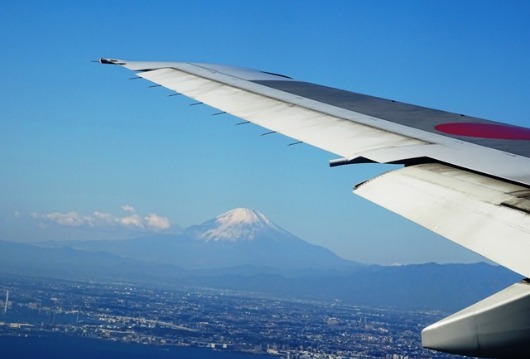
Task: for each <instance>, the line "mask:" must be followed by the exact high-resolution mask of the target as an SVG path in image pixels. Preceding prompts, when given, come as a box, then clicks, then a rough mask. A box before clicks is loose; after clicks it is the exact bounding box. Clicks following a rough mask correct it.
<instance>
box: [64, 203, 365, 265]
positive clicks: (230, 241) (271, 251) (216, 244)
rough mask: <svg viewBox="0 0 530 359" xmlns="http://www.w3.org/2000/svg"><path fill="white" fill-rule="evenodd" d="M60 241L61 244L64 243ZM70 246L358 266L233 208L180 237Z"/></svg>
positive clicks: (194, 258)
mask: <svg viewBox="0 0 530 359" xmlns="http://www.w3.org/2000/svg"><path fill="white" fill-rule="evenodd" d="M55 243H56V244H59V243H61V244H62V245H63V246H64V245H65V243H64V242H55ZM67 245H68V246H70V247H72V248H74V249H80V250H90V251H104V252H108V253H112V254H115V255H119V256H122V257H126V258H132V259H139V260H142V261H144V262H149V263H156V264H170V265H174V266H178V267H181V268H184V269H189V270H195V269H220V268H225V269H226V268H235V267H246V268H247V269H248V268H249V267H253V268H259V269H264V268H268V269H281V270H285V269H297V270H313V269H315V270H316V269H318V270H321V269H345V268H350V267H356V266H358V265H359V264H358V263H356V262H353V261H348V260H345V259H343V258H340V257H339V256H337V255H336V254H334V253H333V252H331V251H330V250H328V249H325V248H323V247H320V246H317V245H313V244H310V243H308V242H306V241H304V240H302V239H300V238H298V237H296V236H294V235H293V234H291V233H289V232H287V231H286V230H284V229H282V228H281V227H280V226H278V225H277V224H275V223H274V222H272V221H271V220H270V219H268V218H267V217H266V216H265V215H264V214H262V213H260V212H258V211H255V210H251V209H247V208H236V209H233V210H231V211H228V212H226V213H223V214H221V215H219V216H217V217H215V218H213V219H211V220H208V221H206V222H204V223H202V224H199V225H194V226H191V227H188V228H186V229H185V230H184V231H183V232H182V233H180V234H178V235H156V236H149V237H141V238H135V239H128V240H108V241H83V242H75V241H70V242H68V244H67Z"/></svg>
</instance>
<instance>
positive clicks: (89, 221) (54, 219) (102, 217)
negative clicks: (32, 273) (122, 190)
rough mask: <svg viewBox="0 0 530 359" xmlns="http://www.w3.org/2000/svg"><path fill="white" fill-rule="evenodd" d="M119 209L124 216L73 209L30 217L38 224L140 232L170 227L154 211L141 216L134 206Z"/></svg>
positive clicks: (166, 221)
mask: <svg viewBox="0 0 530 359" xmlns="http://www.w3.org/2000/svg"><path fill="white" fill-rule="evenodd" d="M121 209H122V210H123V211H125V212H127V215H125V216H119V215H114V214H112V213H109V212H100V211H95V212H93V213H91V214H88V215H82V214H79V213H77V212H75V211H70V212H50V213H38V212H33V213H31V217H32V218H34V219H36V220H38V221H39V225H40V226H46V225H48V224H56V225H59V226H66V227H83V226H84V227H90V228H102V229H109V228H122V229H127V230H135V231H142V232H160V231H166V230H169V229H170V228H171V221H170V220H169V219H168V218H167V217H164V216H161V215H158V214H156V213H150V214H149V215H147V216H145V217H142V216H140V215H138V214H136V210H135V209H134V207H132V206H129V205H124V206H122V207H121Z"/></svg>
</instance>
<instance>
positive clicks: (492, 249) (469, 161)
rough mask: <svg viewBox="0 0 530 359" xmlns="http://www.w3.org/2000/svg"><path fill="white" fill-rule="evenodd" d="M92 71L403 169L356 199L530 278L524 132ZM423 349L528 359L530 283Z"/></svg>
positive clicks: (197, 77)
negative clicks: (135, 79) (154, 87)
mask: <svg viewBox="0 0 530 359" xmlns="http://www.w3.org/2000/svg"><path fill="white" fill-rule="evenodd" d="M100 62H101V63H103V64H114V65H121V66H123V67H126V68H128V69H129V70H132V71H135V72H137V75H138V76H139V77H141V78H144V79H146V80H149V81H152V82H154V83H156V84H159V85H162V86H164V87H166V88H168V89H170V90H172V91H175V92H177V93H179V94H183V95H185V96H188V97H190V98H193V99H195V100H197V101H200V102H201V103H205V104H207V105H210V106H212V107H215V108H218V109H219V110H221V111H223V112H227V113H230V114H232V115H234V116H236V117H240V118H242V119H244V120H246V121H249V122H251V123H254V124H257V125H259V126H262V127H264V128H267V129H269V130H270V131H273V132H277V133H281V134H283V135H286V136H288V137H292V138H295V139H296V140H298V141H300V142H304V143H307V144H310V145H313V146H315V147H318V148H321V149H324V150H326V151H329V152H331V153H334V154H336V155H337V156H339V158H338V159H337V160H333V161H331V162H330V165H331V166H338V165H350V164H356V163H369V162H373V163H394V164H402V165H404V167H403V168H400V169H397V170H394V171H391V172H388V173H385V174H382V175H380V176H377V177H375V178H373V179H369V180H367V181H365V182H363V183H360V184H357V185H356V186H355V187H354V193H356V194H358V195H360V196H362V197H364V198H366V199H368V200H370V201H372V202H375V203H377V204H379V205H381V206H383V207H385V208H387V209H389V210H391V211H393V212H395V213H397V214H399V215H401V216H403V217H405V218H407V219H409V220H412V221H414V222H415V223H417V224H419V225H421V226H423V227H426V228H428V229H430V230H431V231H433V232H435V233H438V234H440V235H442V236H444V237H446V238H448V239H450V240H452V241H454V242H456V243H458V244H460V245H462V246H464V247H466V248H468V249H470V250H472V251H475V252H477V253H479V254H481V255H483V256H484V257H486V258H488V259H490V260H492V261H495V262H497V263H499V264H501V265H503V266H505V267H507V268H509V269H511V270H513V271H515V272H516V273H519V274H521V275H522V276H523V277H524V278H528V277H530V260H529V254H530V129H528V128H523V127H518V126H512V125H506V124H502V123H499V122H493V121H488V120H484V119H480V118H475V117H469V116H464V115H461V114H455V113H450V112H445V111H440V110H433V109H429V108H425V107H421V106H415V105H410V104H405V103H400V102H396V101H393V100H386V99H382V98H377V97H373V96H367V95H363V94H358V93H354V92H349V91H344V90H339V89H335V88H331V87H326V86H321V85H316V84H312V83H308V82H302V81H296V80H294V79H291V78H289V77H287V76H283V75H279V74H274V73H269V72H262V71H256V70H250V69H245V68H236V67H230V66H221V65H211V64H198V63H184V62H130V61H124V60H114V59H100ZM485 280H487V278H485ZM422 343H423V346H425V347H427V348H432V349H435V350H440V351H445V352H450V353H456V354H463V355H472V356H484V357H527V356H528V355H530V282H528V281H527V280H523V281H521V282H519V283H515V284H514V285H512V286H510V287H508V288H506V289H505V290H502V291H500V292H499V293H496V294H494V295H492V296H491V297H489V298H486V299H485V300H483V301H481V302H478V303H476V304H474V305H472V306H470V307H468V308H466V309H464V310H462V311H460V312H458V313H455V314H454V315H452V316H449V317H447V318H445V319H443V320H441V321H439V322H437V323H435V324H433V325H430V326H429V327H427V328H425V329H424V330H423V331H422Z"/></svg>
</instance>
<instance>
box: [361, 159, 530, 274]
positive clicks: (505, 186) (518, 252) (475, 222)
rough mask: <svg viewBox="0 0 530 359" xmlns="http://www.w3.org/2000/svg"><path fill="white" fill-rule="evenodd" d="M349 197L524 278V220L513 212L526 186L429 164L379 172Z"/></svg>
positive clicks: (528, 247) (527, 236)
mask: <svg viewBox="0 0 530 359" xmlns="http://www.w3.org/2000/svg"><path fill="white" fill-rule="evenodd" d="M354 192H355V193H356V194H358V195H360V196H362V197H364V198H366V199H368V200H370V201H372V202H375V203H376V204H378V205H380V206H382V207H385V208H387V209H389V210H391V211H393V212H395V213H397V214H399V215H401V216H403V217H405V218H407V219H410V220H412V221H413V222H416V223H418V224H420V225H422V226H423V227H426V228H428V229H430V230H432V231H433V232H435V233H438V234H440V235H442V236H444V237H446V238H448V239H450V240H452V241H454V242H456V243H458V244H460V245H462V246H464V247H466V248H468V249H471V250H472V251H475V252H477V253H479V254H481V255H483V256H484V257H486V258H489V259H491V260H493V261H495V262H497V263H499V264H501V265H504V266H506V267H508V268H510V269H512V270H514V271H515V272H517V273H519V274H522V275H524V276H526V277H530V262H529V261H528V253H530V215H529V213H528V212H527V211H525V210H524V204H523V207H521V208H518V207H517V203H520V200H521V194H525V193H528V188H527V187H524V186H520V185H517V184H512V183H508V182H505V181H501V180H497V179H493V178H490V177H487V176H484V175H480V174H476V173H472V172H469V171H465V170H461V169H457V168H453V167H450V166H447V165H443V164H433V163H431V164H423V165H416V166H410V167H405V168H403V169H400V170H396V171H392V172H389V173H385V174H383V175H381V176H379V177H376V178H374V179H372V180H370V181H367V182H364V183H363V184H361V185H359V186H357V188H356V189H355V190H354ZM514 203H515V204H516V205H513V204H514Z"/></svg>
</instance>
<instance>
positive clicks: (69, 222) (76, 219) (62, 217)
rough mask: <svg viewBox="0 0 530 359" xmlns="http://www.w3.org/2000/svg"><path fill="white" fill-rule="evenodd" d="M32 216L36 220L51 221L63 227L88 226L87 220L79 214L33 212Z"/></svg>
mask: <svg viewBox="0 0 530 359" xmlns="http://www.w3.org/2000/svg"><path fill="white" fill-rule="evenodd" d="M31 216H32V217H33V218H35V219H40V220H44V221H50V222H54V223H57V224H60V225H62V226H69V227H78V226H82V225H84V224H86V220H85V219H84V218H83V216H81V215H79V214H78V213H77V212H66V213H61V212H51V213H36V212H33V213H32V214H31Z"/></svg>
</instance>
